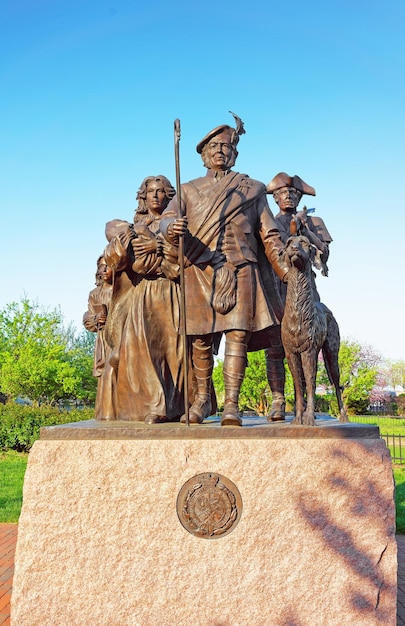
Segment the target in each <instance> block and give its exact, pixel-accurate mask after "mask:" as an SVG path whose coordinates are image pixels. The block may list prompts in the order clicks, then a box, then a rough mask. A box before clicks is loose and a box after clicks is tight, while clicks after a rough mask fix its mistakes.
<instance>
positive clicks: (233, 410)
mask: <svg viewBox="0 0 405 626" xmlns="http://www.w3.org/2000/svg"><path fill="white" fill-rule="evenodd" d="M246 353H247V345H246V344H243V343H237V342H233V341H227V342H226V343H225V358H224V382H225V403H224V410H223V412H222V415H221V426H242V418H241V414H240V411H239V392H240V388H241V385H242V382H243V378H244V376H245V369H246Z"/></svg>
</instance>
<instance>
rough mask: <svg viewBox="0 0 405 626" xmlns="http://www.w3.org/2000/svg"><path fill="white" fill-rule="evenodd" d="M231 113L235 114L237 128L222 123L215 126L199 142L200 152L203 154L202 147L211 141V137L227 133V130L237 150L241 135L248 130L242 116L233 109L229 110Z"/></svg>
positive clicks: (198, 150) (198, 148)
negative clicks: (233, 111)
mask: <svg viewBox="0 0 405 626" xmlns="http://www.w3.org/2000/svg"><path fill="white" fill-rule="evenodd" d="M229 113H230V114H231V115H233V118H234V120H235V122H236V128H232V126H229V125H228V124H221V126H217V127H216V128H213V129H212V130H210V132H209V133H208V134H207V135H205V137H204V138H203V139H201V141H200V142H199V143H198V144H197V147H196V150H197V152H198V154H201V152H202V149H203V148H204V146H205V144H206V143H208V142H209V141H210V139H212V138H213V137H215V135H219V133H225V132H227V133H229V138H230V140H231V143H232V144H233V147H234V148H235V150H236V146H237V145H238V142H239V136H240V135H243V134H244V133H245V132H246V131H245V127H244V125H243V122H242V120H241V119H240V117H239V116H238V115H236V113H232V111H229ZM236 154H238V153H236Z"/></svg>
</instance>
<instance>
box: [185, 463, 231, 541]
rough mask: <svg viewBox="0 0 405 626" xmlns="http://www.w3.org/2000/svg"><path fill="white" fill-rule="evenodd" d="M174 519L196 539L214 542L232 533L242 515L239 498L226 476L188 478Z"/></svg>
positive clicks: (209, 474)
mask: <svg viewBox="0 0 405 626" xmlns="http://www.w3.org/2000/svg"><path fill="white" fill-rule="evenodd" d="M177 515H178V517H179V520H180V522H181V524H182V525H183V526H184V528H185V529H186V530H188V532H189V533H191V534H192V535H196V537H204V538H205V539H217V538H218V537H223V536H224V535H227V534H228V533H230V532H231V530H233V529H234V528H235V527H236V525H237V524H238V522H239V520H240V517H241V515H242V498H241V495H240V493H239V491H238V488H237V487H236V485H234V484H233V482H232V481H230V480H229V479H228V478H225V476H221V475H220V474H214V473H213V472H206V473H204V474H197V476H193V478H190V480H188V481H187V482H186V483H184V485H183V486H182V488H181V489H180V491H179V495H178V496H177Z"/></svg>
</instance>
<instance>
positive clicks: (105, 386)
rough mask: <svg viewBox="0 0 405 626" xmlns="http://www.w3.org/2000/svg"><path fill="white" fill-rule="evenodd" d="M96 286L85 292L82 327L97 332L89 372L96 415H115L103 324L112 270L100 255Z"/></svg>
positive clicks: (109, 364)
mask: <svg viewBox="0 0 405 626" xmlns="http://www.w3.org/2000/svg"><path fill="white" fill-rule="evenodd" d="M96 285H97V286H96V288H95V289H93V290H92V291H91V292H90V293H89V301H88V307H87V311H86V313H85V314H84V315H83V324H84V327H85V328H86V329H87V330H89V331H90V332H93V333H97V336H96V342H95V347H94V366H93V376H96V377H97V396H96V404H95V417H96V419H115V403H114V393H115V375H114V371H113V368H112V366H111V363H110V352H111V350H110V347H109V345H108V343H107V341H106V337H105V324H106V321H107V315H108V309H109V306H110V301H111V295H112V271H111V268H109V267H108V266H107V264H106V261H105V258H104V256H100V257H99V258H98V260H97V272H96Z"/></svg>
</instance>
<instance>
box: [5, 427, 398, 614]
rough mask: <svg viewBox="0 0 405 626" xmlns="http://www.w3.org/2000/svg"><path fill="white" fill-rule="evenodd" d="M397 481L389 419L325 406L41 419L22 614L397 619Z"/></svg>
mask: <svg viewBox="0 0 405 626" xmlns="http://www.w3.org/2000/svg"><path fill="white" fill-rule="evenodd" d="M195 477H197V478H195ZM393 492H394V484H393V478H392V469H391V460H390V456H389V452H388V450H387V448H386V445H385V442H384V441H383V440H381V439H380V438H379V432H378V428H377V427H375V426H368V425H360V424H357V425H356V424H347V425H346V424H344V425H342V424H339V423H338V422H336V421H335V420H332V419H330V418H327V417H325V416H324V417H322V418H319V419H318V420H317V426H316V427H314V428H307V427H302V426H297V427H294V426H292V425H291V424H290V423H289V422H286V423H284V424H268V423H267V422H265V420H263V419H261V418H248V419H245V420H244V428H221V427H220V426H219V422H218V419H217V418H212V419H211V420H209V421H208V423H207V424H204V425H202V426H195V427H193V426H190V427H189V428H187V427H186V426H183V425H180V424H179V425H177V424H175V425H173V424H164V425H161V426H145V425H143V424H138V423H122V422H115V423H113V422H110V423H108V422H106V423H99V422H94V421H90V422H81V423H79V424H71V425H65V426H58V427H50V428H46V429H43V430H42V432H41V439H40V440H39V441H38V442H36V443H35V444H34V447H33V449H32V451H31V453H30V456H29V463H28V468H27V472H26V478H25V484H24V504H23V509H22V513H21V517H20V521H19V533H18V543H17V550H16V558H15V575H14V585H13V596H12V616H11V617H12V622H11V623H12V625H13V626H17V625H18V626H55V625H56V624H66V625H75V626H79V625H83V626H84V625H86V626H89V625H96V624H97V626H103V625H105V626H111V625H113V626H124V625H125V626H126V625H128V626H129V625H131V626H138V625H139V626H155V625H159V626H165V625H167V626H169V625H170V626H172V625H173V624H176V625H177V626H183V625H184V626H189V625H190V624H193V626H245V625H246V626H278V625H280V626H287V625H289V626H291V625H292V624H294V625H296V626H314V625H315V624H316V625H317V626H318V625H328V626H332V625H336V626H346V625H347V626H353V625H354V624H355V625H356V626H362V625H363V624H364V625H366V624H367V626H371V625H374V624H375V625H377V624H378V625H381V624H384V625H385V626H386V625H392V626H394V625H395V623H396V564H397V560H396V543H395V507H394V500H393Z"/></svg>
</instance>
